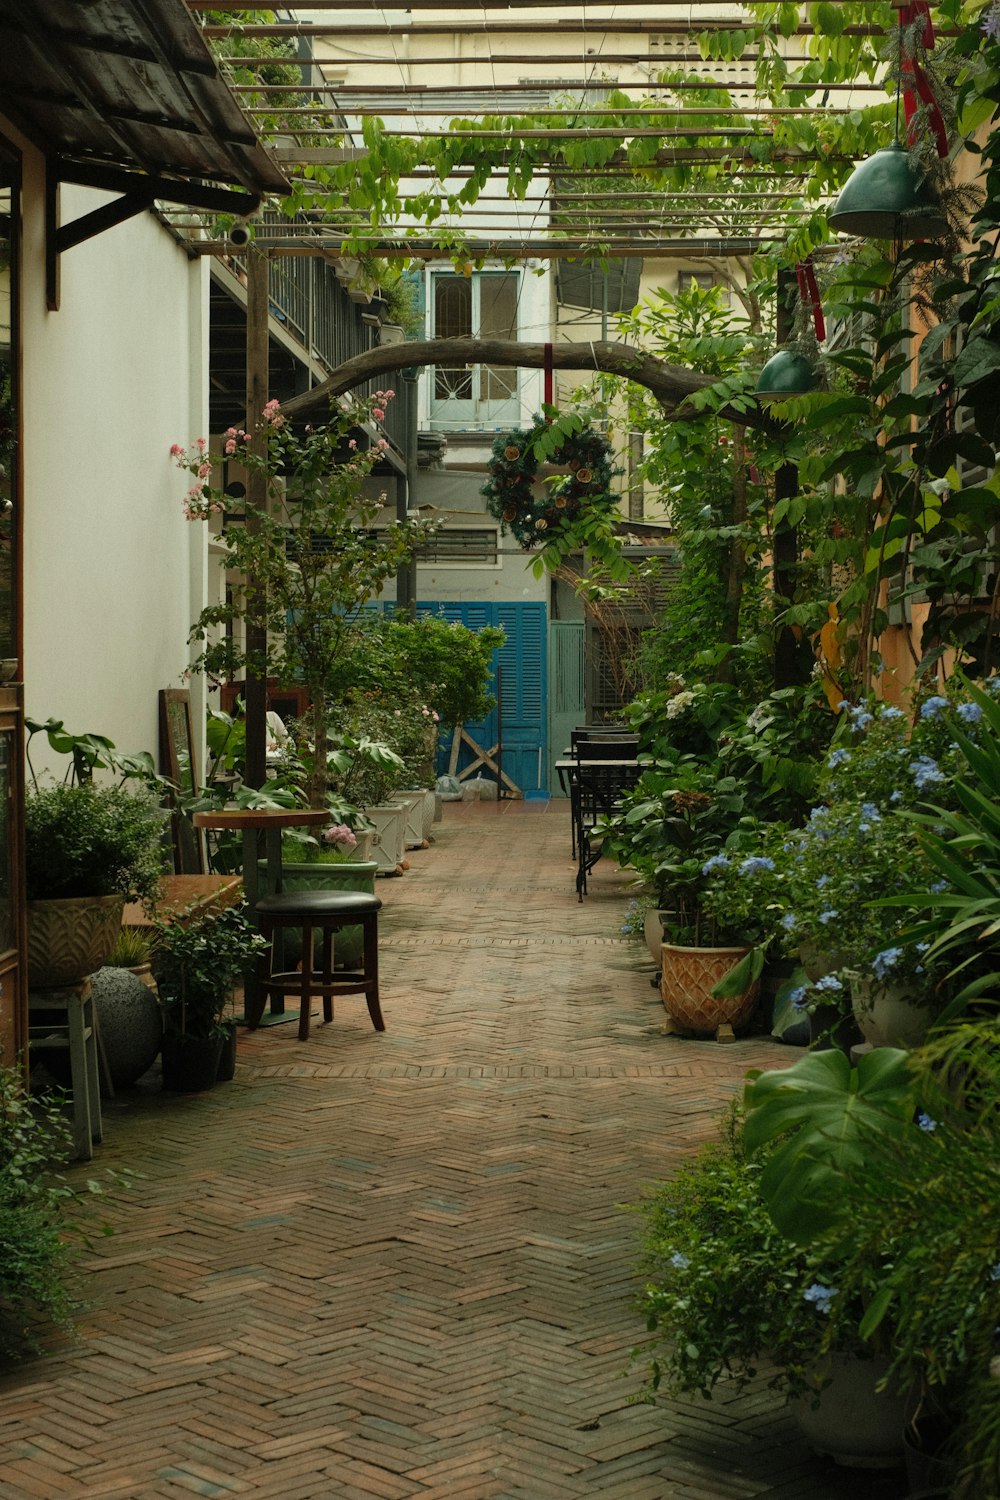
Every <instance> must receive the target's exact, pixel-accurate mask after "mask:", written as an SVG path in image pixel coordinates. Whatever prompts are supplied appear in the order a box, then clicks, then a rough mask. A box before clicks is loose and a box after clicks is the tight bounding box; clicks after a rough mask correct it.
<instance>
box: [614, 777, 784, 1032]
mask: <svg viewBox="0 0 1000 1500" xmlns="http://www.w3.org/2000/svg"><path fill="white" fill-rule="evenodd" d="M743 807H744V799H743V795H742V792H741V790H740V787H739V785H738V783H737V782H736V780H735V778H734V777H722V778H718V777H716V776H715V775H714V774H713V773H712V772H711V771H708V770H703V769H701V768H696V769H690V768H688V767H683V768H682V767H678V768H676V769H675V770H673V771H670V772H667V771H662V770H660V769H658V768H652V769H650V770H648V771H644V772H643V774H642V776H641V777H640V780H639V784H638V787H637V788H636V790H635V791H634V792H633V793H631V794H629V795H627V796H626V797H625V798H624V799H623V806H622V811H621V813H620V814H618V815H616V816H615V817H613V818H612V819H610V820H609V824H608V829H609V831H608V835H607V842H608V843H609V845H610V847H612V848H613V849H614V851H615V852H616V854H617V856H618V859H619V862H620V863H622V864H628V865H631V866H632V867H633V868H635V869H636V870H637V871H638V873H639V874H640V876H642V877H643V879H644V881H645V883H646V884H647V885H648V886H650V887H651V888H652V889H653V890H654V891H655V892H656V903H657V908H658V910H660V912H661V913H663V914H664V915H663V917H662V921H663V941H662V943H661V945H660V964H661V978H660V992H661V996H662V999H663V1004H664V1008H665V1009H666V1011H667V1014H668V1016H669V1017H670V1018H671V1020H672V1021H673V1022H674V1023H675V1024H676V1026H677V1027H679V1028H680V1029H682V1030H685V1031H693V1032H697V1033H706V1032H709V1033H710V1032H716V1033H717V1034H718V1032H719V1028H720V1027H721V1026H730V1027H732V1026H737V1025H742V1024H744V1023H745V1022H746V1021H747V1020H748V1019H749V1017H750V1016H751V1015H752V1013H753V1011H754V1008H755V1006H756V1003H757V997H758V993H759V988H760V984H759V981H760V974H761V970H762V968H763V958H762V956H761V957H760V961H759V962H757V961H756V959H755V960H754V961H753V962H752V963H751V964H749V965H748V966H746V968H745V969H744V970H741V971H740V980H741V982H740V983H739V984H738V985H736V986H735V987H734V992H733V993H731V994H726V995H720V994H717V993H713V991H715V990H716V988H717V986H719V984H720V981H722V980H724V979H725V978H726V976H727V975H729V974H730V973H731V972H732V971H733V970H734V969H736V967H737V966H738V965H739V964H740V963H741V962H742V961H743V960H745V959H748V958H749V957H750V956H751V955H752V954H754V953H755V952H756V949H755V947H754V945H755V943H756V942H757V939H758V936H759V931H760V926H759V923H757V922H749V921H742V920H741V921H739V922H738V923H735V924H732V925H731V924H729V923H728V922H726V921H724V920H721V919H720V918H718V917H717V916H715V915H714V914H713V913H712V912H711V911H710V910H709V909H708V908H707V907H706V904H705V898H706V895H707V893H708V890H709V889H710V883H711V877H712V874H713V871H714V869H715V868H716V862H717V861H719V860H722V861H728V859H729V858H730V857H731V856H732V857H735V856H736V855H737V854H738V853H739V851H740V850H741V849H742V848H744V847H745V846H746V844H747V843H748V842H749V841H751V840H752V838H753V835H754V825H753V824H752V823H751V821H750V820H749V819H747V818H745V817H744V815H743ZM744 977H745V981H746V982H745V983H744V982H742V980H743V978H744Z"/></svg>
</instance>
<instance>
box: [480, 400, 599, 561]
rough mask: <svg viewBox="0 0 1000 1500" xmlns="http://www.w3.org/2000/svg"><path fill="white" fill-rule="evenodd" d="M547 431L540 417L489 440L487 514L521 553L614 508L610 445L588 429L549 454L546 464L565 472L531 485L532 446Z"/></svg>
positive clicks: (535, 473)
mask: <svg viewBox="0 0 1000 1500" xmlns="http://www.w3.org/2000/svg"><path fill="white" fill-rule="evenodd" d="M548 430H549V429H548V424H547V423H546V422H545V421H544V420H542V419H541V418H539V419H538V421H537V422H536V423H535V425H534V427H531V428H529V429H528V430H526V431H516V432H506V433H501V434H500V436H499V437H498V438H497V439H496V441H495V442H494V444H493V452H492V455H491V458H490V462H489V479H488V480H487V482H486V484H484V486H483V489H482V493H483V494H484V495H485V496H486V508H487V510H488V511H489V513H490V515H491V516H495V517H496V519H497V520H498V521H499V522H500V525H501V528H502V530H503V531H504V533H506V532H511V533H512V534H513V535H514V536H515V537H516V538H517V540H518V542H519V543H520V545H521V546H522V547H523V548H524V550H525V551H526V552H530V551H533V550H534V548H536V547H544V546H547V545H548V544H549V543H550V542H552V541H555V540H557V539H558V538H559V537H562V536H564V535H565V533H566V532H568V531H572V530H573V528H574V527H575V525H576V524H577V523H578V522H579V521H580V520H581V519H583V518H585V517H587V516H592V515H595V514H598V515H610V514H611V513H612V512H614V511H615V510H616V509H617V507H618V500H617V496H616V495H615V494H614V492H613V491H612V488H611V480H612V477H613V475H614V472H615V470H614V465H613V464H612V459H611V448H610V446H609V445H608V443H607V440H606V439H605V438H603V437H602V436H601V435H600V433H598V432H595V431H594V430H593V428H591V427H584V428H583V429H582V430H581V431H579V432H575V433H570V434H568V435H567V436H566V437H565V438H564V440H563V442H562V444H561V445H560V446H559V447H558V448H557V449H555V450H554V451H553V453H552V454H551V462H552V463H553V464H554V465H556V466H557V468H559V469H565V470H566V471H567V472H566V474H565V475H560V476H559V477H558V478H556V480H555V481H554V482H551V483H546V484H545V485H544V486H539V485H538V484H537V483H536V481H537V477H538V466H539V460H538V456H537V454H536V451H535V444H536V442H537V440H538V439H539V438H540V437H541V436H542V435H543V434H544V433H545V432H547V431H548Z"/></svg>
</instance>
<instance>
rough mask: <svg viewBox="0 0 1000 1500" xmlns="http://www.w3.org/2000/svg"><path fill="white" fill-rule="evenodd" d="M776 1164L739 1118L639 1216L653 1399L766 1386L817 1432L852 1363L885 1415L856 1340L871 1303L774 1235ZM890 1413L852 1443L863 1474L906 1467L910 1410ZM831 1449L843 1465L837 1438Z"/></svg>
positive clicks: (822, 1253)
mask: <svg viewBox="0 0 1000 1500" xmlns="http://www.w3.org/2000/svg"><path fill="white" fill-rule="evenodd" d="M767 1161H768V1153H767V1152H764V1153H762V1154H761V1155H752V1154H751V1153H750V1151H749V1150H748V1145H747V1142H746V1140H745V1127H744V1123H743V1116H742V1113H741V1111H740V1110H739V1109H734V1110H733V1111H731V1112H730V1114H729V1115H728V1116H727V1117H726V1120H725V1125H724V1130H723V1136H722V1140H721V1141H720V1142H718V1143H716V1144H714V1145H711V1146H709V1147H707V1148H704V1149H703V1150H702V1151H701V1152H700V1153H699V1155H698V1156H697V1157H696V1158H695V1159H694V1160H693V1161H690V1162H688V1163H685V1164H684V1165H682V1166H681V1167H680V1168H679V1169H678V1170H677V1172H676V1173H675V1174H674V1175H673V1176H672V1177H671V1178H670V1179H669V1180H668V1181H667V1182H665V1183H662V1184H660V1185H659V1186H658V1187H657V1188H656V1189H655V1190H654V1192H653V1193H652V1194H651V1195H650V1196H649V1197H648V1198H647V1199H646V1201H645V1202H644V1204H643V1205H641V1207H642V1213H643V1217H644V1223H645V1234H644V1259H643V1262H642V1274H643V1280H644V1283H645V1286H644V1291H643V1293H642V1296H641V1299H640V1304H639V1309H640V1312H641V1314H642V1315H643V1316H644V1318H645V1322H646V1327H647V1330H648V1331H649V1332H650V1334H652V1336H653V1337H652V1339H651V1340H650V1341H648V1342H647V1343H646V1344H645V1345H643V1346H642V1347H641V1348H640V1350H639V1351H638V1352H639V1355H640V1356H641V1357H642V1358H643V1359H645V1360H646V1361H647V1362H648V1370H649V1374H648V1388H649V1391H650V1394H651V1395H652V1394H655V1393H656V1392H657V1391H663V1392H665V1393H667V1394H668V1395H671V1396H674V1397H677V1396H689V1395H694V1394H700V1395H701V1396H703V1397H704V1398H705V1399H706V1400H710V1399H712V1396H713V1393H714V1392H715V1391H716V1388H717V1387H719V1385H720V1382H721V1383H723V1384H728V1383H729V1382H734V1383H735V1386H736V1389H737V1390H739V1389H741V1388H742V1387H743V1386H744V1385H746V1384H747V1383H748V1382H752V1381H755V1380H757V1379H760V1380H761V1381H762V1382H764V1383H766V1384H767V1386H768V1387H769V1388H770V1389H772V1390H774V1391H776V1392H779V1393H781V1394H783V1395H785V1396H787V1397H789V1398H790V1399H791V1401H792V1404H793V1410H795V1411H796V1412H797V1413H800V1414H801V1415H803V1416H805V1417H806V1419H807V1422H810V1423H814V1422H815V1421H816V1417H815V1409H818V1408H819V1407H820V1406H821V1405H822V1397H823V1394H824V1391H826V1390H828V1389H829V1388H830V1387H831V1379H832V1375H831V1371H832V1366H831V1363H830V1360H831V1357H832V1358H834V1359H835V1361H837V1362H839V1360H840V1358H841V1357H844V1356H853V1357H854V1358H856V1359H857V1360H858V1363H859V1366H860V1367H861V1369H862V1371H863V1373H864V1374H867V1376H868V1383H867V1387H866V1388H867V1390H868V1392H869V1403H870V1404H872V1403H874V1404H875V1405H876V1406H877V1405H878V1404H879V1403H878V1402H877V1401H876V1400H875V1391H874V1387H875V1384H876V1381H877V1376H876V1371H877V1372H878V1374H879V1375H880V1374H881V1372H882V1370H883V1368H884V1367H883V1366H882V1365H881V1364H876V1363H875V1361H874V1360H873V1359H872V1357H871V1350H870V1348H868V1347H866V1345H865V1342H864V1340H863V1339H862V1338H861V1336H860V1334H859V1332H858V1325H859V1321H860V1319H861V1316H862V1314H863V1300H862V1299H848V1298H847V1297H842V1296H840V1295H839V1294H838V1265H837V1260H836V1257H835V1256H833V1255H832V1254H830V1253H829V1252H828V1251H826V1249H825V1248H824V1247H822V1246H800V1245H798V1244H796V1243H795V1242H794V1241H792V1240H791V1239H790V1238H789V1237H788V1236H787V1235H785V1234H784V1233H782V1231H781V1230H780V1229H779V1228H778V1226H776V1224H775V1223H774V1220H773V1218H772V1217H771V1214H770V1212H769V1210H768V1206H767V1202H766V1199H765V1196H764V1193H763V1191H762V1187H761V1182H762V1176H763V1173H764V1171H765V1168H766V1165H767ZM874 1277H875V1271H873V1273H872V1278H871V1282H872V1284H874ZM883 1404H884V1407H885V1408H886V1410H885V1412H884V1416H885V1417H886V1418H887V1421H886V1422H885V1423H883V1422H881V1421H879V1422H877V1423H874V1424H871V1425H870V1426H869V1424H867V1422H866V1423H865V1427H866V1430H865V1431H864V1433H863V1434H859V1433H858V1432H857V1431H855V1432H854V1433H853V1434H852V1439H853V1441H854V1442H855V1445H856V1446H855V1450H854V1452H853V1454H852V1455H851V1457H852V1458H853V1459H855V1460H856V1461H858V1462H860V1463H863V1464H866V1465H880V1464H881V1463H882V1462H884V1461H886V1459H887V1458H890V1459H892V1460H893V1461H894V1460H895V1459H896V1458H897V1457H898V1454H899V1451H900V1442H901V1436H900V1435H901V1431H902V1425H903V1420H904V1410H903V1406H902V1404H901V1403H900V1402H898V1401H896V1400H886V1401H885V1402H884V1403H883ZM821 1442H825V1451H829V1452H832V1453H834V1454H835V1455H836V1456H838V1457H844V1456H845V1455H844V1450H843V1449H842V1448H841V1447H840V1446H839V1445H840V1442H841V1439H840V1435H839V1433H837V1432H834V1433H833V1435H832V1436H827V1437H825V1439H822V1440H821Z"/></svg>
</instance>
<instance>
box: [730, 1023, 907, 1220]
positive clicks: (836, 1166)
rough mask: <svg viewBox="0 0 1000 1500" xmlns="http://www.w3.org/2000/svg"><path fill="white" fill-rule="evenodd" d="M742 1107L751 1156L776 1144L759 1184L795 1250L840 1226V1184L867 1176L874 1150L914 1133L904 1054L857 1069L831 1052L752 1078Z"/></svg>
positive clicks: (883, 1053) (868, 1058) (864, 1061)
mask: <svg viewBox="0 0 1000 1500" xmlns="http://www.w3.org/2000/svg"><path fill="white" fill-rule="evenodd" d="M744 1102H745V1106H746V1124H745V1127H744V1141H745V1144H746V1148H747V1150H748V1151H750V1152H754V1151H757V1150H759V1149H760V1148H761V1147H762V1146H765V1145H767V1144H768V1143H769V1142H776V1145H775V1146H774V1149H773V1150H772V1151H771V1153H770V1154H769V1156H768V1159H767V1163H766V1165H765V1167H764V1170H763V1172H762V1174H761V1178H760V1188H761V1194H762V1196H763V1199H764V1202H765V1204H766V1206H767V1211H768V1213H769V1214H770V1215H771V1218H772V1219H773V1220H774V1223H775V1225H776V1227H777V1228H778V1230H779V1231H780V1232H781V1233H782V1234H783V1235H785V1236H786V1237H787V1238H788V1239H790V1240H792V1241H794V1242H795V1243H797V1244H808V1243H811V1242H812V1241H814V1240H816V1239H818V1238H820V1237H822V1235H824V1234H825V1233H826V1232H827V1231H828V1230H829V1229H831V1228H832V1227H833V1226H834V1225H835V1224H836V1223H837V1221H838V1219H839V1217H840V1215H841V1212H842V1209H841V1207H840V1203H841V1197H842V1194H841V1187H842V1183H843V1179H844V1177H845V1176H849V1175H853V1174H855V1173H857V1172H859V1171H864V1170H865V1165H866V1162H867V1161H869V1160H871V1159H873V1158H874V1157H875V1153H874V1152H873V1149H872V1148H873V1146H877V1144H878V1143H879V1142H885V1141H886V1140H890V1139H896V1138H898V1137H899V1136H900V1135H902V1133H903V1132H904V1131H905V1130H908V1129H913V1128H915V1127H914V1126H913V1124H912V1121H913V1115H914V1109H915V1085H914V1081H913V1079H912V1077H911V1075H910V1072H909V1069H908V1067H907V1061H906V1053H905V1052H900V1051H897V1050H896V1049H895V1048H892V1047H880V1048H876V1049H875V1050H874V1051H873V1052H869V1053H867V1054H866V1055H865V1056H863V1057H862V1058H861V1060H860V1061H859V1063H858V1065H857V1067H853V1068H852V1066H851V1064H850V1062H849V1061H848V1059H847V1058H846V1057H845V1056H844V1054H843V1053H842V1052H838V1051H836V1050H831V1051H829V1052H810V1053H807V1055H806V1056H805V1057H803V1058H801V1059H800V1061H799V1062H797V1063H796V1064H795V1065H794V1066H793V1067H791V1068H784V1069H780V1070H777V1071H774V1072H769V1073H751V1074H750V1075H749V1081H748V1083H747V1086H746V1092H745V1096H744ZM872 1190H873V1192H877V1191H878V1183H877V1182H873V1184H872Z"/></svg>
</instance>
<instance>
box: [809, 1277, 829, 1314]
mask: <svg viewBox="0 0 1000 1500" xmlns="http://www.w3.org/2000/svg"><path fill="white" fill-rule="evenodd" d="M802 1295H803V1297H804V1298H805V1299H806V1301H807V1302H812V1303H813V1304H814V1306H815V1308H816V1311H817V1312H821V1313H828V1312H829V1311H830V1306H831V1304H832V1302H833V1299H834V1298H835V1297H836V1295H837V1288H836V1287H835V1286H824V1285H823V1284H822V1282H820V1281H814V1282H813V1284H812V1286H807V1287H806V1289H805V1291H804V1292H803V1293H802Z"/></svg>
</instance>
